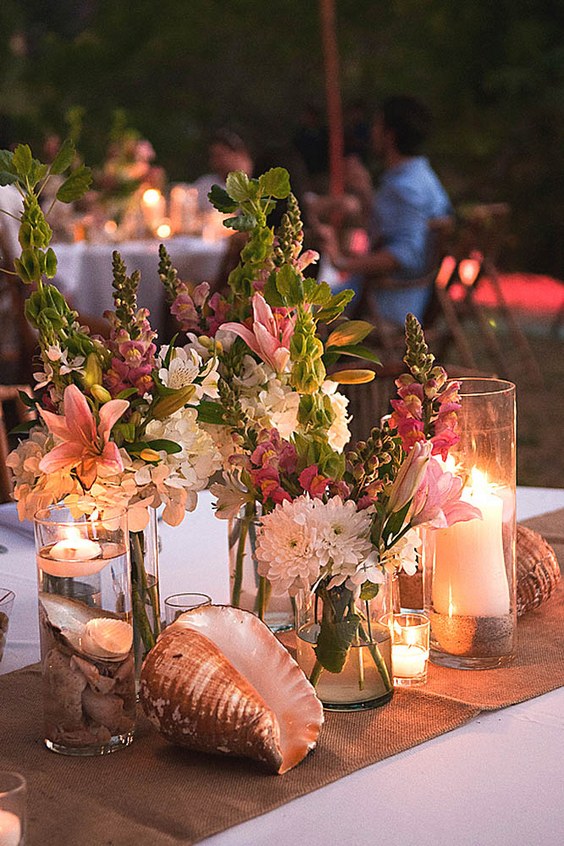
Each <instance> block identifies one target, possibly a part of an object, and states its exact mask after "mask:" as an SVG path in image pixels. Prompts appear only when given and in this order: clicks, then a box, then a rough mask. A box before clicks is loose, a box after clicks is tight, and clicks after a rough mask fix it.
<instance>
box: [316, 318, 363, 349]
mask: <svg viewBox="0 0 564 846" xmlns="http://www.w3.org/2000/svg"><path fill="white" fill-rule="evenodd" d="M373 329H374V326H373V325H372V323H368V321H366V320H343V322H342V323H341V324H340V325H339V326H337V328H336V329H334V330H333V331H332V332H331V334H330V335H329V337H328V338H327V346H328V347H344V346H350V345H351V344H356V343H358V342H359V341H363V340H364V339H365V338H366V336H367V335H369V334H370V333H371V332H372V330H373Z"/></svg>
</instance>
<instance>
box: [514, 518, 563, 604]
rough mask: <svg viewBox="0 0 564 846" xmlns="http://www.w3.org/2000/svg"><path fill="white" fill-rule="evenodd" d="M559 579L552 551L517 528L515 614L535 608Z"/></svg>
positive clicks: (534, 535) (531, 533) (536, 537)
mask: <svg viewBox="0 0 564 846" xmlns="http://www.w3.org/2000/svg"><path fill="white" fill-rule="evenodd" d="M559 579H560V567H559V566H558V561H557V559H556V555H555V553H554V550H553V549H552V547H551V546H550V544H548V543H547V542H546V541H545V539H544V538H543V537H542V535H539V533H538V532H534V531H533V530H532V529H528V528H527V527H526V526H521V525H520V524H518V525H517V614H518V615H519V616H521V614H524V613H525V612H526V611H530V610H531V609H532V608H537V607H538V606H539V605H540V604H541V603H542V602H545V601H546V600H547V599H548V598H549V596H551V594H552V593H553V591H554V589H555V587H556V585H557V584H558V580H559Z"/></svg>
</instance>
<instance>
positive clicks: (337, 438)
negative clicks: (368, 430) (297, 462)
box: [321, 379, 351, 452]
mask: <svg viewBox="0 0 564 846" xmlns="http://www.w3.org/2000/svg"><path fill="white" fill-rule="evenodd" d="M321 390H322V391H323V393H324V394H327V395H328V396H329V398H330V400H331V408H332V409H333V414H334V415H335V419H334V420H333V422H332V424H331V426H330V428H329V431H328V433H327V440H328V441H329V446H330V447H332V448H333V449H334V450H336V451H337V452H342V451H343V449H344V448H345V446H346V445H347V444H348V442H349V441H350V439H351V432H350V429H349V427H348V423H349V421H350V419H351V418H350V415H348V414H347V409H348V405H349V398H348V397H346V396H345V395H344V394H341V393H339V391H338V390H337V382H332V381H331V380H330V379H328V380H327V381H326V382H324V383H323V385H322V386H321Z"/></svg>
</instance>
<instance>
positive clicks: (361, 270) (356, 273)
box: [325, 96, 452, 324]
mask: <svg viewBox="0 0 564 846" xmlns="http://www.w3.org/2000/svg"><path fill="white" fill-rule="evenodd" d="M429 123H430V115H429V112H428V111H427V109H426V108H425V106H423V104H422V103H420V102H419V101H418V100H416V99H415V98H413V97H407V96H401V97H391V98H389V99H387V100H386V101H385V102H384V103H383V105H382V108H381V110H380V112H379V113H378V115H377V116H376V119H375V121H374V124H373V127H372V143H373V146H374V149H375V152H376V153H377V154H378V155H379V156H380V157H381V158H382V160H383V162H384V167H385V170H384V174H383V176H382V179H381V182H380V186H379V188H378V190H377V191H376V192H375V194H374V198H373V204H372V213H371V220H370V232H369V234H370V238H371V244H372V249H371V251H370V252H369V253H367V254H366V255H356V256H346V257H345V256H342V255H341V254H340V252H339V249H338V246H337V242H336V239H335V238H334V237H332V236H331V235H330V234H329V233H327V232H326V233H325V235H326V240H325V248H326V252H327V253H328V255H329V257H330V258H331V260H332V262H333V264H334V266H335V267H336V268H337V269H338V270H340V271H342V272H344V273H346V274H348V275H350V278H349V279H348V280H347V282H346V286H345V287H355V288H357V289H358V288H364V290H365V294H366V295H367V297H368V299H369V302H370V301H371V302H372V304H373V305H374V306H375V308H376V309H377V312H378V314H379V316H380V317H381V318H383V319H384V320H386V321H389V322H391V323H395V324H401V323H403V321H404V319H405V315H406V314H407V313H408V312H410V311H411V312H412V313H413V314H415V316H416V317H417V318H418V319H419V320H422V319H423V316H424V312H425V308H426V306H427V304H428V302H429V300H430V297H431V292H432V285H431V283H429V285H428V286H417V287H412V288H410V287H403V286H402V285H403V283H406V282H409V281H410V280H415V279H419V278H421V277H423V276H424V275H425V273H427V272H428V271H429V270H430V266H429V262H430V258H431V246H432V245H431V243H430V238H431V237H432V236H431V233H430V229H429V224H430V221H431V220H433V219H436V218H442V217H447V216H449V215H451V214H452V207H451V204H450V200H449V198H448V195H447V193H446V191H445V190H444V188H443V186H442V185H441V183H440V181H439V178H438V177H437V175H436V174H435V172H434V171H433V169H432V168H431V166H430V164H429V161H428V160H427V158H425V157H424V156H421V155H419V151H420V148H421V146H422V144H423V142H424V140H425V139H426V137H427V134H428V129H429ZM379 278H380V279H382V278H385V279H386V280H387V283H388V284H390V283H391V287H379V286H378V280H379ZM394 282H397V287H396V286H394V285H393V283H394Z"/></svg>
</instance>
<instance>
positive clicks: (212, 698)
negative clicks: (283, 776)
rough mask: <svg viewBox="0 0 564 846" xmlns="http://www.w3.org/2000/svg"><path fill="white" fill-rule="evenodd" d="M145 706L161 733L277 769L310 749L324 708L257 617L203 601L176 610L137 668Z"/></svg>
mask: <svg viewBox="0 0 564 846" xmlns="http://www.w3.org/2000/svg"><path fill="white" fill-rule="evenodd" d="M140 699H141V703H142V705H143V708H144V710H145V713H146V714H147V716H148V717H149V719H150V720H151V722H153V724H154V725H156V727H157V728H158V729H159V731H160V732H161V734H162V735H164V737H166V738H167V740H170V741H172V742H173V743H178V744H180V745H182V746H187V747H188V748H189V749H193V750H196V751H200V752H213V753H223V754H226V755H238V756H244V757H248V758H253V759H255V760H257V761H262V762H263V763H264V764H265V765H266V766H267V767H268V768H269V769H270V770H272V771H273V772H275V773H285V772H286V771H287V770H289V769H291V768H292V767H295V766H296V764H299V763H300V761H301V760H302V759H303V758H305V756H306V755H307V753H308V752H309V751H310V750H311V749H313V748H314V746H315V744H316V742H317V738H318V735H319V731H320V728H321V724H322V723H323V708H322V706H321V703H320V701H319V700H318V698H317V697H316V695H315V691H314V689H313V687H312V686H311V685H310V683H309V682H308V680H307V679H306V677H305V676H304V674H303V673H302V671H301V670H300V668H299V667H298V665H297V664H296V663H295V661H294V660H293V658H291V656H290V655H289V653H288V652H287V651H286V649H285V648H284V647H283V646H282V644H280V643H279V642H278V640H277V639H276V637H275V636H274V635H273V634H272V632H271V631H270V630H269V629H268V628H267V626H265V625H264V623H262V622H261V621H260V620H259V619H258V617H255V615H254V614H251V613H250V612H249V611H243V610H242V609H239V608H231V607H230V606H221V605H207V606H202V607H200V608H196V609H194V610H192V611H188V612H186V613H184V614H181V615H180V617H178V619H177V620H176V622H175V623H174V624H173V625H171V626H169V627H168V628H167V629H166V630H165V632H164V633H163V634H162V635H161V636H160V637H159V640H158V642H157V644H156V646H155V647H154V648H153V649H152V650H151V652H150V653H149V655H148V656H147V658H146V659H145V663H144V665H143V669H142V672H141V684H140Z"/></svg>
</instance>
